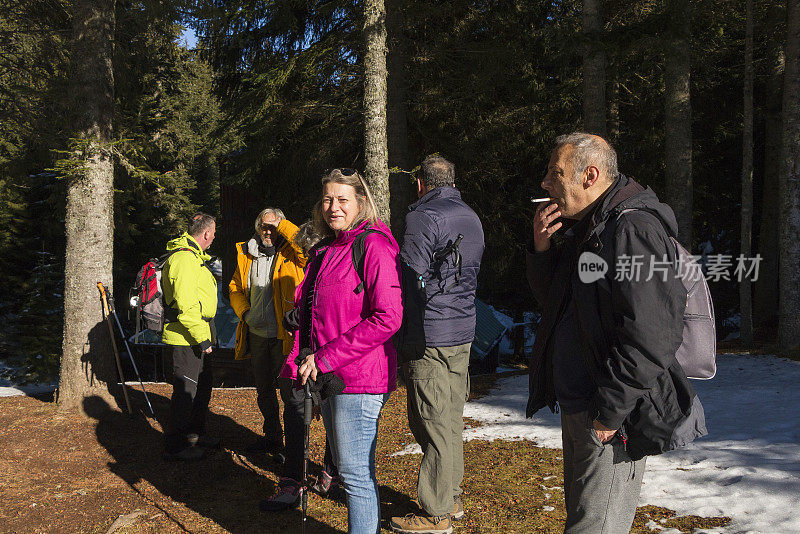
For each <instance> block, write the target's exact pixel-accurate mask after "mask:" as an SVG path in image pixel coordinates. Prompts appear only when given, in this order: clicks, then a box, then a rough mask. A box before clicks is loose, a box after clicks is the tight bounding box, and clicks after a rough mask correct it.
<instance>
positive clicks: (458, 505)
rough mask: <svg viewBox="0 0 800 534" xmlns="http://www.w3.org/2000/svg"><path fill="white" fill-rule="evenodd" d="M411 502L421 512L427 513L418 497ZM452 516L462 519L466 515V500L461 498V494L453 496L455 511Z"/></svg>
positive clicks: (451, 513)
mask: <svg viewBox="0 0 800 534" xmlns="http://www.w3.org/2000/svg"><path fill="white" fill-rule="evenodd" d="M411 503H412V504H413V505H414V506H415V507H416V508H417V509H418V510H419V511H420V512H421V513H423V514H424V513H425V510H424V509H423V508H422V506H420V505H419V501H418V500H417V499H413V500H412V501H411ZM450 517H451V518H453V519H461V518H462V517H464V501H462V500H461V497H460V496H457V497H453V511H452V512H450Z"/></svg>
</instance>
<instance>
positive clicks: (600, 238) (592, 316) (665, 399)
mask: <svg viewBox="0 0 800 534" xmlns="http://www.w3.org/2000/svg"><path fill="white" fill-rule="evenodd" d="M629 208H636V211H633V212H627V213H625V214H624V215H622V216H619V213H620V212H621V211H622V210H623V209H629ZM589 217H590V218H589V220H588V221H587V222H588V224H586V225H585V227H586V230H585V232H582V233H581V234H580V235H576V236H575V237H574V238H572V240H570V239H567V240H562V242H560V243H558V244H554V245H553V246H551V248H550V249H549V250H548V251H546V252H543V253H536V252H534V251H533V249H532V247H531V249H529V251H528V252H529V253H528V255H527V263H528V265H527V275H528V282H529V283H530V285H531V288H532V290H533V293H534V296H535V297H536V299H537V300H538V301H539V303H540V304H541V306H542V308H543V314H542V320H541V322H540V323H539V328H538V330H537V335H536V341H535V343H534V347H533V352H532V355H531V367H530V369H531V374H530V394H529V398H528V406H527V416H528V417H530V416H532V415H533V414H534V413H535V412H537V411H538V410H540V409H541V408H543V407H544V406H549V407H550V409H551V410H555V404H556V397H555V389H554V387H553V374H552V358H553V355H552V350H550V338H551V336H552V333H553V329H554V327H555V325H556V322H557V321H558V318H559V312H560V310H561V309H562V307H563V306H564V305H565V302H564V300H565V295H567V291H566V289H567V284H571V290H572V298H573V299H574V303H575V314H576V318H577V321H578V323H579V324H578V330H579V331H580V332H581V333H582V334H583V336H582V337H583V342H584V343H585V345H586V347H587V349H588V350H587V351H586V352H587V354H589V355H590V356H589V358H588V359H589V361H587V362H586V364H587V367H588V369H589V374H590V376H591V377H592V380H593V382H594V385H595V394H594V397H593V398H592V400H591V402H590V405H589V412H590V415H591V417H592V418H594V419H597V420H598V421H599V422H600V423H602V424H604V425H605V426H607V427H609V428H613V429H619V432H620V434H621V435H622V437H623V438H624V439H626V443H627V448H628V453H629V455H630V456H631V458H633V459H638V458H641V457H643V456H646V455H651V454H659V453H661V452H664V451H667V450H672V449H675V448H677V447H681V446H683V445H685V444H687V443H689V442H691V441H692V440H693V439H695V438H696V437H699V436H702V435H705V434H706V433H707V431H706V428H705V418H704V415H703V408H702V406H701V405H700V402H699V400H698V399H697V395H696V394H695V392H694V389H693V388H692V386H691V384H690V383H689V380H688V379H687V378H686V374H685V373H684V372H683V369H682V368H681V366H680V364H679V363H678V361H677V360H676V359H675V353H676V351H677V348H678V346H679V345H680V344H681V341H682V338H683V313H684V309H685V307H686V289H685V288H684V286H683V284H682V282H681V281H680V280H679V279H678V278H677V277H676V276H675V274H674V273H673V272H672V271H670V273H669V275H668V276H667V277H666V281H664V280H663V277H662V276H661V275H660V274H659V271H658V269H657V268H656V270H655V274H654V276H653V277H652V278H651V279H650V280H647V278H648V277H649V275H650V272H651V271H650V269H651V265H652V263H653V259H654V258H655V260H656V261H658V262H662V261H663V259H664V256H665V255H666V257H667V260H668V261H670V262H671V263H672V264H673V265H674V262H675V256H676V251H675V247H674V245H673V244H672V242H671V240H670V239H669V236H670V235H672V236H676V235H677V222H676V220H675V215H674V213H673V212H672V209H670V207H669V206H667V205H666V204H663V203H661V202H659V200H658V198H657V197H656V195H655V193H654V192H653V191H652V190H651V189H650V188H647V189H645V188H644V187H642V186H641V185H639V184H638V183H636V182H635V181H633V180H631V179H628V178H626V177H625V176H620V177H619V178H618V179H617V180H616V181H615V182H614V184H613V185H612V186H611V188H610V189H609V190H608V191H607V192H606V194H605V195H604V196H603V197H602V198H601V200H600V202H599V204H598V205H597V207H596V208H595V209H594V210H593V212H592V213H591V214H590V215H589ZM580 226H581V227H583V226H584V225H580ZM667 232H669V233H667ZM585 252H591V253H593V254H596V255H598V256H600V258H602V259H603V260H604V261H605V262H606V263H607V265H608V271H607V272H606V273H605V276H603V277H602V278H601V279H599V280H597V281H595V282H592V283H583V282H581V281H580V279H579V274H578V258H579V257H580V255H581V254H583V253H585ZM626 257H627V258H631V257H638V258H640V262H641V273H640V276H639V277H638V279H637V277H635V276H634V277H632V279H628V278H631V277H627V276H626V277H624V279H621V280H617V263H618V261H620V262H622V261H625V262H627V261H629V260H627V259H626ZM620 265H622V264H620ZM655 267H657V266H655Z"/></svg>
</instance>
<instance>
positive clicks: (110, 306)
mask: <svg viewBox="0 0 800 534" xmlns="http://www.w3.org/2000/svg"><path fill="white" fill-rule="evenodd" d="M97 287H99V288H100V292H101V293H103V294H104V295H107V296H106V298H107V302H108V309H109V310H110V312H111V315H113V316H114V319H115V320H116V322H117V328H119V333H120V335H121V336H122V342H123V343H125V350H127V351H128V358H129V359H130V360H131V365H133V372H134V373H136V378H137V379H138V380H139V385H140V386H141V387H142V393H144V400H146V401H147V407H148V408H149V409H150V415H151V416H152V417H155V416H156V414H155V412H154V411H153V405H152V404H150V397H148V396H147V390H145V389H144V382H142V377H141V375H139V369H138V368H137V367H136V362H135V361H134V360H133V354H132V353H131V348H130V346H129V345H128V339H127V338H126V337H125V331H124V330H123V329H122V324H121V323H120V322H119V317H118V316H117V311H116V309H115V308H114V297H113V296H112V295H111V294H110V293H106V291H105V287H104V286H103V283H102V282H97Z"/></svg>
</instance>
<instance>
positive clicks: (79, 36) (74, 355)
mask: <svg viewBox="0 0 800 534" xmlns="http://www.w3.org/2000/svg"><path fill="white" fill-rule="evenodd" d="M114 22H115V17H114V0H101V1H94V2H93V1H89V0H76V1H75V3H74V4H73V28H74V30H73V31H74V35H73V43H72V61H71V63H72V65H73V69H74V71H73V73H72V83H71V88H70V92H71V94H72V96H73V99H74V104H73V110H74V112H75V113H76V117H75V125H76V130H75V134H74V137H75V139H76V141H75V142H74V143H73V146H72V155H71V158H70V164H69V166H66V165H65V166H62V169H64V170H65V171H66V178H67V180H68V184H67V211H66V221H65V226H66V237H67V244H66V265H65V269H64V273H65V280H64V341H63V354H62V357H61V376H60V379H59V385H58V403H59V406H60V408H61V409H62V410H68V409H74V408H81V407H82V403H83V401H84V399H85V398H86V397H87V396H90V395H99V396H106V395H107V393H108V388H111V387H113V386H112V384H114V383H115V376H114V371H113V366H112V365H110V362H111V361H112V357H111V345H110V338H109V333H108V330H107V328H106V325H105V324H103V312H102V308H101V303H100V298H99V294H98V291H97V285H96V284H97V282H103V283H104V284H105V285H107V286H108V287H109V288H111V286H112V264H113V258H114V247H113V245H114V230H113V229H114V164H113V157H112V153H111V151H112V148H111V142H112V135H113V126H112V121H113V116H114V74H113V69H112V54H113V46H114Z"/></svg>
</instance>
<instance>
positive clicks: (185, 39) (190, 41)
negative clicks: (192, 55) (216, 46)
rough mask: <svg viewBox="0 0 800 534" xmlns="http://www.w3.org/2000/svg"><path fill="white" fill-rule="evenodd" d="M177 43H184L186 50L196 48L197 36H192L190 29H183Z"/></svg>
mask: <svg viewBox="0 0 800 534" xmlns="http://www.w3.org/2000/svg"><path fill="white" fill-rule="evenodd" d="M179 41H180V42H181V43H186V48H188V49H190V50H191V49H192V48H195V47H196V46H197V36H196V35H195V34H194V30H193V29H191V28H184V30H183V33H182V34H181V36H180V38H179Z"/></svg>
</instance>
